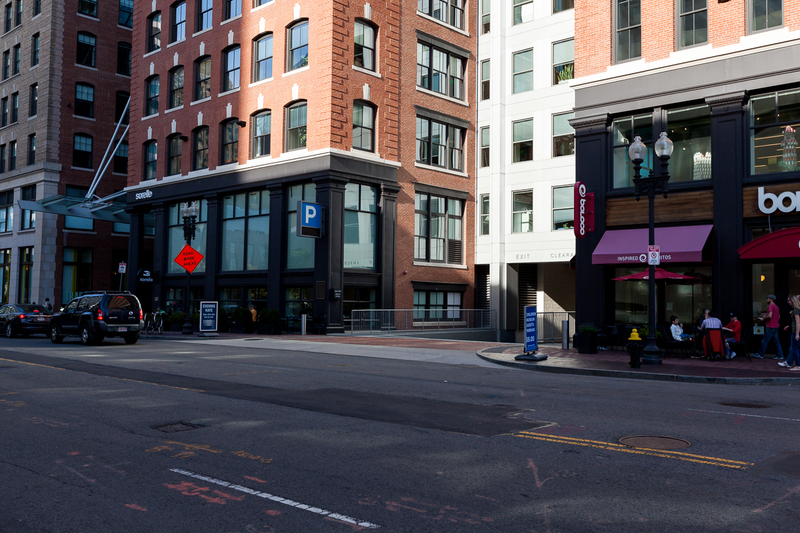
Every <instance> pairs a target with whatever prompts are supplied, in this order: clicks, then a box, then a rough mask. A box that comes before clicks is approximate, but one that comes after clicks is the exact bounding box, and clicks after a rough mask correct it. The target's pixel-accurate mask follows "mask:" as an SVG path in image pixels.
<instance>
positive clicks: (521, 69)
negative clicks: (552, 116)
mask: <svg viewBox="0 0 800 533" xmlns="http://www.w3.org/2000/svg"><path fill="white" fill-rule="evenodd" d="M512 63H513V68H514V74H513V80H514V94H518V93H524V92H525V91H531V90H533V50H525V51H524V52H517V53H516V54H514V55H513V56H512Z"/></svg>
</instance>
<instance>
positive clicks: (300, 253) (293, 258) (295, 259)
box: [286, 183, 317, 268]
mask: <svg viewBox="0 0 800 533" xmlns="http://www.w3.org/2000/svg"><path fill="white" fill-rule="evenodd" d="M300 200H303V201H306V202H315V201H316V200H317V188H316V185H314V184H313V183H305V184H303V185H294V186H292V187H289V199H288V205H287V211H288V213H287V215H286V218H287V224H286V231H287V233H288V234H287V241H288V243H289V246H288V253H287V255H286V268H314V245H315V243H316V239H314V238H311V237H301V236H299V235H298V234H297V202H299V201H300Z"/></svg>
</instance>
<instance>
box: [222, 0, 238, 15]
mask: <svg viewBox="0 0 800 533" xmlns="http://www.w3.org/2000/svg"><path fill="white" fill-rule="evenodd" d="M241 14H242V0H225V7H224V10H223V11H222V20H230V19H232V18H234V17H239V16H241Z"/></svg>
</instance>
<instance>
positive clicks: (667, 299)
mask: <svg viewBox="0 0 800 533" xmlns="http://www.w3.org/2000/svg"><path fill="white" fill-rule="evenodd" d="M674 4H675V5H674V9H673V8H669V9H664V7H665V6H664V2H656V1H643V2H641V7H640V4H639V2H629V1H627V0H614V1H613V2H594V1H591V0H576V2H575V49H576V57H575V69H576V80H575V81H574V85H573V87H574V88H575V119H574V120H573V121H572V124H573V126H574V127H575V132H576V154H577V156H576V157H577V161H576V179H577V180H579V181H582V182H584V183H585V184H586V186H587V188H588V190H589V191H590V192H594V193H595V232H594V233H591V234H589V235H588V236H587V237H586V238H585V239H581V240H579V242H578V245H577V304H578V305H577V313H578V317H577V319H578V321H579V322H584V323H594V324H596V325H610V324H613V323H614V322H618V323H627V324H641V323H645V322H646V321H647V296H648V293H647V283H646V282H614V281H611V280H612V278H614V277H618V276H621V275H625V274H630V273H633V272H637V271H640V270H642V269H643V268H645V267H646V265H647V263H646V262H644V263H643V261H646V258H645V253H646V246H647V229H646V228H647V223H648V210H647V202H646V201H641V202H638V203H637V202H636V200H635V198H634V187H633V182H632V175H633V165H632V163H631V161H630V160H629V155H628V151H627V149H628V146H629V145H630V143H631V142H633V140H634V137H635V136H640V137H641V139H642V141H643V142H644V143H645V144H646V145H647V146H648V155H647V157H646V158H645V160H644V163H643V173H644V175H648V174H649V173H651V172H653V173H655V174H656V175H657V174H658V172H659V170H658V165H657V164H654V162H653V159H654V154H653V142H654V140H655V139H657V138H658V136H659V134H660V133H661V132H662V131H663V132H666V133H667V134H668V136H669V138H670V139H671V140H672V141H673V143H674V151H673V153H672V156H671V158H670V160H669V176H670V180H669V195H668V198H666V199H664V198H662V197H661V195H658V196H657V197H656V199H655V220H656V244H659V245H661V244H663V245H661V254H662V265H661V266H662V267H664V268H666V269H667V270H670V271H675V272H678V273H682V274H690V275H691V276H692V277H694V278H695V280H694V281H692V282H691V283H685V282H684V283H659V284H658V288H657V291H658V292H657V304H656V305H657V309H656V310H657V316H658V322H659V324H666V323H667V321H668V317H669V316H670V315H673V314H674V315H677V316H678V317H679V318H680V319H681V321H682V322H683V323H684V324H692V323H693V322H695V321H696V320H697V319H698V318H699V317H700V316H701V312H702V308H703V307H711V308H712V309H713V310H715V311H716V312H718V313H721V314H722V315H723V316H724V317H725V318H727V316H728V314H729V313H737V314H738V315H739V317H740V318H741V319H742V321H743V322H744V323H745V325H746V326H747V325H750V324H752V323H753V320H752V317H754V316H755V315H757V314H759V313H760V312H762V311H765V310H766V295H768V294H776V295H779V296H778V301H779V302H785V301H786V295H787V294H797V293H798V292H800V270H798V264H797V257H798V256H800V248H799V247H798V234H800V230H799V229H798V226H799V225H800V201H797V200H796V194H797V193H796V191H798V190H800V167H799V166H798V164H797V151H796V146H797V137H796V135H797V134H796V130H797V128H798V126H800V83H799V82H798V77H797V72H796V66H797V58H798V57H800V5H798V3H796V2H786V1H771V2H767V1H766V0H730V1H727V2H704V1H695V2H675V3H674ZM778 230H780V231H778ZM659 241H661V244H660V243H659ZM749 331H751V332H752V334H753V335H754V336H756V335H758V334H759V333H760V332H761V330H759V329H758V328H755V329H752V330H749ZM687 333H691V331H687Z"/></svg>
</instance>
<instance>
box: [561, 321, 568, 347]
mask: <svg viewBox="0 0 800 533" xmlns="http://www.w3.org/2000/svg"><path fill="white" fill-rule="evenodd" d="M561 349H562V350H569V320H562V321H561Z"/></svg>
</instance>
